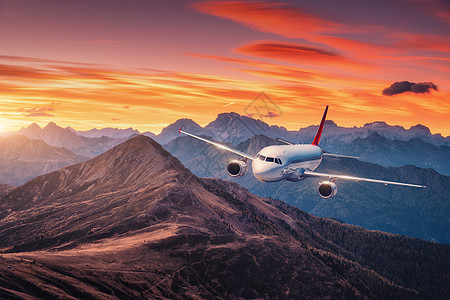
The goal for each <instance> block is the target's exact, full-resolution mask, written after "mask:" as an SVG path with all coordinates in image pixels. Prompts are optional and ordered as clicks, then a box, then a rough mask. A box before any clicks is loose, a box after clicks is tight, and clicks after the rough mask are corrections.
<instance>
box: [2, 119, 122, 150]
mask: <svg viewBox="0 0 450 300" xmlns="http://www.w3.org/2000/svg"><path fill="white" fill-rule="evenodd" d="M10 134H14V135H25V136H27V137H28V138H30V139H33V140H43V141H44V142H46V143H47V144H49V145H51V146H54V147H64V148H67V149H69V150H71V151H72V152H74V153H76V154H77V155H81V156H85V157H93V156H95V155H98V154H101V153H103V152H105V151H106V150H109V149H111V148H112V147H114V146H115V145H117V144H120V143H121V142H123V141H124V139H113V138H110V137H107V136H102V137H93V138H89V137H84V136H82V135H78V134H77V133H75V132H73V130H71V129H69V128H62V127H60V126H58V125H56V124H55V123H53V122H50V123H48V124H47V126H45V127H44V128H41V127H40V126H39V125H37V124H36V123H33V124H31V125H30V126H28V127H26V128H21V129H20V130H19V131H17V132H16V133H10Z"/></svg>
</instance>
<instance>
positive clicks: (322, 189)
mask: <svg viewBox="0 0 450 300" xmlns="http://www.w3.org/2000/svg"><path fill="white" fill-rule="evenodd" d="M336 193H337V185H336V183H334V182H331V181H323V182H321V183H319V196H320V197H322V198H323V199H329V198H332V197H334V196H336Z"/></svg>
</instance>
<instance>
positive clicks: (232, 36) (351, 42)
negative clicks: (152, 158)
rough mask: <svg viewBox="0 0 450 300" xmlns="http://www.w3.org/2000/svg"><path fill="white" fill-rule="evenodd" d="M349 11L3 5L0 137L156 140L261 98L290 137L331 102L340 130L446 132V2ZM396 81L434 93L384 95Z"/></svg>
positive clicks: (322, 5) (275, 6)
mask: <svg viewBox="0 0 450 300" xmlns="http://www.w3.org/2000/svg"><path fill="white" fill-rule="evenodd" d="M144 2H145V1H144ZM349 2H352V4H351V5H350V4H347V5H339V6H338V5H337V4H333V3H335V2H334V1H318V2H317V3H316V4H311V3H310V2H307V1H305V2H304V3H302V1H295V2H292V3H289V2H270V1H264V2H259V1H251V2H249V1H208V2H196V1H181V0H180V1H175V0H174V1H173V2H171V3H170V4H168V3H165V4H162V3H161V2H160V3H157V1H148V2H146V3H145V4H143V2H142V1H130V2H127V5H126V7H124V6H123V2H120V1H109V2H108V1H103V0H102V1H98V2H96V4H95V5H94V4H92V3H91V2H90V1H67V2H64V3H65V4H61V3H60V1H59V2H58V1H51V0H46V1H42V2H41V5H40V6H33V5H29V2H28V1H25V0H17V1H13V2H11V1H3V0H0V38H1V40H2V45H0V107H1V115H0V131H7V130H17V129H19V128H20V127H22V126H27V125H28V124H30V123H31V122H36V123H38V124H40V125H45V124H46V123H48V122H50V121H53V122H56V123H57V124H58V125H60V126H72V127H74V128H76V129H90V128H93V127H97V128H98V127H111V126H112V127H122V128H125V127H133V128H136V129H139V130H140V131H147V130H149V131H152V132H155V133H158V132H160V131H161V129H162V128H163V127H165V126H167V125H168V124H170V123H173V122H174V121H176V120H177V119H179V118H191V119H193V120H194V121H196V122H197V123H199V124H201V125H205V124H207V123H208V122H210V121H212V120H213V119H215V117H216V116H217V114H218V113H221V112H229V111H235V112H237V113H240V114H245V113H246V111H248V110H249V108H248V106H249V105H250V104H251V103H252V100H253V99H254V98H255V97H257V96H258V95H259V93H260V92H263V91H264V92H265V94H266V95H268V96H269V97H270V98H271V99H272V101H273V102H274V103H275V105H276V110H277V113H276V114H274V116H275V117H272V118H267V117H266V118H263V120H264V121H265V122H268V123H270V124H277V125H282V126H285V127H287V128H288V129H298V128H300V127H305V126H308V125H311V124H317V123H318V122H319V120H320V117H321V115H322V111H323V108H324V107H325V105H330V106H331V107H330V112H329V119H332V120H334V121H335V122H336V123H337V124H338V125H341V126H347V127H351V126H362V125H364V124H365V123H368V122H373V121H380V120H382V121H386V122H387V123H388V124H391V125H397V124H398V125H402V126H404V127H407V128H409V127H410V126H412V125H415V124H418V123H420V124H424V125H426V126H428V127H429V128H430V129H431V131H432V132H433V133H438V132H439V133H442V134H443V135H445V136H447V135H450V118H449V117H450V76H449V75H448V74H450V55H449V54H450V38H449V36H450V34H448V33H449V32H450V31H449V23H450V22H449V19H448V18H447V17H448V16H449V14H446V12H448V11H449V7H448V5H447V4H445V2H443V1H442V2H441V1H439V0H433V1H420V0H396V1H379V2H377V4H373V3H369V4H367V3H366V5H372V6H373V7H364V6H362V5H361V3H360V2H361V1H349ZM90 3H91V4H90ZM120 3H122V4H120ZM27 4H28V5H27ZM105 5H107V6H105ZM142 5H144V6H142ZM333 5H335V6H336V7H333ZM105 7H107V8H108V9H107V10H105ZM86 8H89V11H88V13H86ZM401 8H402V9H401ZM124 9H125V10H124ZM119 21H120V22H119ZM30 26H31V27H30ZM6 28H8V30H7V29H6ZM27 28H28V29H27ZM4 41H5V42H4ZM396 81H410V82H414V83H420V82H432V83H434V84H435V85H437V86H438V90H437V91H436V90H433V89H430V90H429V92H428V93H413V92H403V93H398V94H395V95H392V96H388V95H383V94H382V91H383V90H384V89H385V88H388V87H389V86H390V85H391V84H392V83H394V82H396ZM255 103H258V101H256V102H255ZM255 105H256V104H255ZM264 110H267V108H264V107H262V108H261V111H262V112H263V113H266V112H267V113H268V112H269V111H264Z"/></svg>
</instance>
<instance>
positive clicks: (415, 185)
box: [303, 171, 427, 188]
mask: <svg viewBox="0 0 450 300" xmlns="http://www.w3.org/2000/svg"><path fill="white" fill-rule="evenodd" d="M303 176H305V177H326V178H331V179H334V178H336V179H347V180H354V181H367V182H375V183H383V184H385V185H388V184H392V185H403V186H411V187H416V188H427V186H426V185H418V184H411V183H403V182H395V181H386V180H378V179H370V178H362V177H354V176H348V175H334V174H325V173H316V172H312V171H305V172H304V173H303Z"/></svg>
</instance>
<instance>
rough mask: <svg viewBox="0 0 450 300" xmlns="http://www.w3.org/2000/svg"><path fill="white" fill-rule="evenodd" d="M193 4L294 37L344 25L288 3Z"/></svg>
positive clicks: (245, 23) (252, 25)
mask: <svg viewBox="0 0 450 300" xmlns="http://www.w3.org/2000/svg"><path fill="white" fill-rule="evenodd" d="M193 7H194V9H196V10H198V11H200V12H203V13H206V14H210V15H214V16H217V17H221V18H225V19H230V20H233V21H235V22H238V23H242V24H244V25H246V26H248V27H250V28H253V29H256V30H259V31H264V32H270V33H275V34H279V35H283V36H286V37H290V38H304V37H305V34H311V33H314V32H323V31H328V32H330V31H335V30H336V29H338V28H339V27H340V26H341V25H340V24H338V23H334V22H331V21H328V20H325V19H322V18H320V17H318V16H316V15H313V14H309V13H307V12H306V11H304V10H302V9H299V8H298V7H294V6H290V5H288V4H286V3H267V2H258V1H255V2H253V1H252V2H246V1H225V2H216V1H207V2H201V3H196V4H194V5H193ZM249 12H251V13H249Z"/></svg>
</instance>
